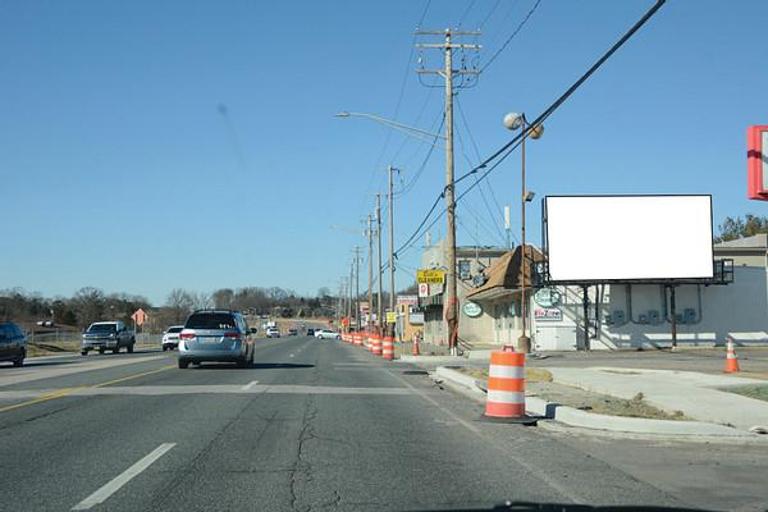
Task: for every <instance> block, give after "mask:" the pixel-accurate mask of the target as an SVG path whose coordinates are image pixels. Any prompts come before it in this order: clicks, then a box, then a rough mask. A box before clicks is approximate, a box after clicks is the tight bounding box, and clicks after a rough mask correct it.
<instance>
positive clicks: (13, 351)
mask: <svg viewBox="0 0 768 512" xmlns="http://www.w3.org/2000/svg"><path fill="white" fill-rule="evenodd" d="M25 357H27V336H26V335H25V334H24V331H22V330H21V328H20V327H19V326H18V325H16V324H15V323H13V322H2V323H0V361H10V362H12V363H13V366H22V365H23V364H24V358H25Z"/></svg>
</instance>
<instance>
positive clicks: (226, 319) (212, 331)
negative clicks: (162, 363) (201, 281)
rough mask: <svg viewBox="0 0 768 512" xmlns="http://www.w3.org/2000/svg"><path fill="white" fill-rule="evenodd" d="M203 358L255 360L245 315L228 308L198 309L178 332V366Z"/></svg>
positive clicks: (239, 361)
mask: <svg viewBox="0 0 768 512" xmlns="http://www.w3.org/2000/svg"><path fill="white" fill-rule="evenodd" d="M203 361H219V362H232V363H237V365H238V366H240V367H241V368H245V367H248V366H249V365H251V364H253V340H252V339H251V333H250V329H248V324H246V323H245V318H243V315H242V314H240V313H239V312H237V311H229V310H198V311H195V312H194V313H192V314H191V315H189V318H187V321H186V322H185V323H184V329H182V330H181V333H180V334H179V360H178V362H179V368H186V367H188V366H189V363H194V364H200V363H202V362H203Z"/></svg>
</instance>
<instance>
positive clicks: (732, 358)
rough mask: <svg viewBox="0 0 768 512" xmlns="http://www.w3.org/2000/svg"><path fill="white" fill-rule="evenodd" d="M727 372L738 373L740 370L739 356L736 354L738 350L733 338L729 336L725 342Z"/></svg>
mask: <svg viewBox="0 0 768 512" xmlns="http://www.w3.org/2000/svg"><path fill="white" fill-rule="evenodd" d="M725 346H726V349H725V370H723V371H724V372H725V373H737V372H740V371H741V369H740V368H739V358H738V357H737V356H736V350H735V349H734V347H733V338H730V337H729V338H728V341H727V342H726V344H725Z"/></svg>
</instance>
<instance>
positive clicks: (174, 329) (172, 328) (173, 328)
mask: <svg viewBox="0 0 768 512" xmlns="http://www.w3.org/2000/svg"><path fill="white" fill-rule="evenodd" d="M182 329H183V327H171V328H170V329H168V332H169V333H171V334H174V333H177V332H181V330H182Z"/></svg>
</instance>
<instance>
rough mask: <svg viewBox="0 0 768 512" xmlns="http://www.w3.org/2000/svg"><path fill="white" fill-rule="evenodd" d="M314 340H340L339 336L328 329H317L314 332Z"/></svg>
mask: <svg viewBox="0 0 768 512" xmlns="http://www.w3.org/2000/svg"><path fill="white" fill-rule="evenodd" d="M315 338H317V339H319V340H340V339H341V334H339V333H338V332H336V331H331V330H330V329H318V330H316V331H315Z"/></svg>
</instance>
